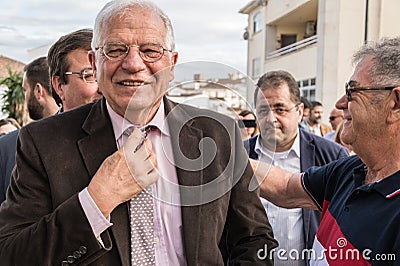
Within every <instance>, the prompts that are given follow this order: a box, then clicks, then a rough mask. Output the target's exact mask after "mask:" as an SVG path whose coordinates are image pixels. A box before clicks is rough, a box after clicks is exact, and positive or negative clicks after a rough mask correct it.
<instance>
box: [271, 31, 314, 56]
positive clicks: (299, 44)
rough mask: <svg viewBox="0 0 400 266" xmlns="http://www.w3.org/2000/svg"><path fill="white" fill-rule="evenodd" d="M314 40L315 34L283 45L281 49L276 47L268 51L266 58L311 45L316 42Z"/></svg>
mask: <svg viewBox="0 0 400 266" xmlns="http://www.w3.org/2000/svg"><path fill="white" fill-rule="evenodd" d="M316 42H317V35H314V36H311V37H309V38H307V39H304V40H301V41H299V42H296V43H292V44H290V45H288V46H285V47H283V48H281V49H278V50H275V51H273V52H271V53H268V54H267V58H266V59H272V58H275V57H278V56H281V55H284V54H287V53H291V52H293V51H296V50H298V49H299V48H302V47H305V46H308V45H311V44H313V43H316Z"/></svg>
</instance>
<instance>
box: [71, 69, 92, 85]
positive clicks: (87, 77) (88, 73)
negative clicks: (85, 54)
mask: <svg viewBox="0 0 400 266" xmlns="http://www.w3.org/2000/svg"><path fill="white" fill-rule="evenodd" d="M64 74H65V75H79V77H80V78H81V79H83V81H84V82H86V83H95V82H96V79H95V78H94V75H93V69H91V68H85V69H83V70H82V71H80V72H76V71H70V72H65V73H64Z"/></svg>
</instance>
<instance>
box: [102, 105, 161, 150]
mask: <svg viewBox="0 0 400 266" xmlns="http://www.w3.org/2000/svg"><path fill="white" fill-rule="evenodd" d="M106 105H107V111H108V113H109V115H110V119H111V124H112V126H113V130H114V137H115V141H116V142H117V143H118V140H119V139H121V136H122V134H123V133H124V132H125V130H126V129H128V128H129V127H131V126H134V125H133V124H132V123H131V122H129V121H128V120H126V119H125V118H124V117H122V116H120V115H119V114H117V113H116V112H115V111H114V110H113V109H112V108H111V106H110V105H109V103H108V102H107V100H106ZM148 125H151V126H156V127H157V128H158V129H159V130H160V131H161V133H162V134H163V135H166V136H169V130H168V126H167V123H166V120H165V112H164V101H161V104H160V107H158V110H157V112H156V114H155V115H154V117H153V119H152V120H151V121H150V122H149V123H148Z"/></svg>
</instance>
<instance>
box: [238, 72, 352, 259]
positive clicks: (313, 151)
mask: <svg viewBox="0 0 400 266" xmlns="http://www.w3.org/2000/svg"><path fill="white" fill-rule="evenodd" d="M255 105H256V113H257V120H258V122H259V127H260V135H257V136H255V137H253V138H250V139H249V140H247V141H245V142H244V144H245V147H246V150H247V151H248V154H249V157H250V158H251V159H255V160H259V159H261V160H263V159H264V160H271V161H272V163H278V165H279V163H281V166H282V167H284V168H289V170H291V171H298V172H303V171H305V170H306V169H308V168H309V167H311V166H320V165H324V164H327V163H329V162H331V161H334V160H337V159H339V158H342V157H346V156H348V153H347V151H346V149H345V148H344V147H342V146H340V145H337V144H336V143H333V142H330V141H328V140H326V139H324V138H321V137H318V136H315V135H313V134H311V133H308V132H305V131H303V130H301V129H299V128H298V125H299V122H300V121H301V118H302V116H303V113H302V108H303V105H302V104H301V101H300V91H299V88H298V86H297V82H296V81H295V79H294V78H293V77H292V75H291V74H290V73H288V72H286V71H271V72H268V73H266V74H264V75H263V76H262V77H261V78H260V79H259V81H258V83H257V89H256V91H255ZM271 110H272V111H271ZM296 163H297V165H295V166H293V165H294V164H296ZM263 203H264V205H265V206H266V209H268V208H269V209H268V211H267V214H268V215H269V214H270V212H271V213H272V214H271V215H275V217H278V216H280V217H281V218H276V219H283V220H282V221H280V220H277V222H275V224H274V223H272V222H273V221H272V220H271V223H272V226H273V230H274V233H275V234H276V233H277V232H278V230H279V231H280V232H282V233H281V234H284V236H283V237H282V239H281V241H282V243H280V246H279V247H278V250H279V249H280V248H284V249H285V248H287V245H286V244H288V245H291V244H292V243H293V242H295V241H296V239H297V241H303V243H300V244H298V245H297V246H294V248H298V247H301V248H303V249H311V248H312V245H313V241H314V237H315V234H316V232H317V229H318V225H319V222H320V217H321V214H320V212H318V211H311V210H306V209H301V210H299V212H298V214H300V215H297V217H296V216H295V215H294V214H293V210H290V211H288V213H287V214H286V213H285V209H279V208H278V207H275V206H274V205H272V206H270V204H271V203H268V202H267V201H265V202H264V201H263ZM268 206H269V207H268ZM272 210H275V213H273V212H272ZM281 210H283V211H281ZM269 211H270V212H269ZM286 215H292V216H291V218H289V217H286ZM300 216H301V217H300ZM293 217H296V218H297V221H299V220H300V221H301V220H302V221H301V223H300V224H302V228H299V227H296V224H299V223H298V222H296V223H293V224H292V226H293V227H290V226H288V225H287V224H288V223H290V221H291V220H294V219H293ZM270 219H271V217H270ZM286 226H287V227H286ZM293 228H295V229H294V230H292V229H293ZM293 231H295V232H293ZM289 236H290V237H289ZM276 238H277V240H278V241H280V237H279V236H278V235H276ZM286 238H287V239H286ZM284 241H286V242H289V243H284ZM290 242H291V243H290ZM292 247H293V246H292ZM289 251H290V250H286V252H289ZM299 254H302V250H299ZM299 260H303V261H304V262H303V264H305V263H308V261H307V259H302V258H299V259H297V262H296V263H298V261H299ZM285 263H288V261H287V260H284V261H280V260H279V259H277V258H275V264H276V265H281V264H285ZM296 265H297V264H296ZM300 265H301V264H300Z"/></svg>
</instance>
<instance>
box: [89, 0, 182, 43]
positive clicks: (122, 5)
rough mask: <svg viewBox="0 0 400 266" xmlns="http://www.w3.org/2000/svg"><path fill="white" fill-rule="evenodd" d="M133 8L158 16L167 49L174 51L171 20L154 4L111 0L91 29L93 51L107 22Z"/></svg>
mask: <svg viewBox="0 0 400 266" xmlns="http://www.w3.org/2000/svg"><path fill="white" fill-rule="evenodd" d="M135 7H141V8H147V9H149V10H151V11H153V12H155V13H156V14H157V15H159V16H160V18H161V19H162V21H163V22H164V25H165V29H166V31H167V33H166V36H165V44H166V45H167V49H170V50H175V40H174V29H173V27H172V23H171V20H170V19H169V17H168V16H167V15H166V14H165V13H164V11H162V10H161V9H160V8H159V7H158V6H157V5H156V4H154V3H153V2H151V1H149V0H113V1H110V2H108V3H107V4H106V5H105V6H104V7H103V8H102V9H101V10H100V12H99V13H98V14H97V17H96V20H95V24H94V29H93V40H92V49H93V51H94V50H95V49H96V47H98V46H99V45H100V44H101V42H100V41H101V40H102V38H103V34H104V28H105V27H106V26H107V24H108V23H109V20H110V19H112V18H114V17H116V16H119V17H122V16H124V15H125V14H127V13H128V12H129V11H132V10H133V9H134V8H135Z"/></svg>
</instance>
